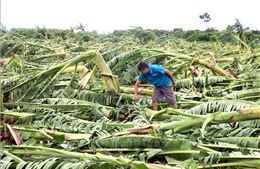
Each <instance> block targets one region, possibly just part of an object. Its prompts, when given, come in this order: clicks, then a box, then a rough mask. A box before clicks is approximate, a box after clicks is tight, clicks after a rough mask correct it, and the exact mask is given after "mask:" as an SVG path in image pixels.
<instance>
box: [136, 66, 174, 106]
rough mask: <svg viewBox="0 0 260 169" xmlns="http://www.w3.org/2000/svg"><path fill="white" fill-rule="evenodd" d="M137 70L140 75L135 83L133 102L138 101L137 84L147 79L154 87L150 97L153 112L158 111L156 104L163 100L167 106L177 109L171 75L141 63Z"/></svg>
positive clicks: (158, 67)
mask: <svg viewBox="0 0 260 169" xmlns="http://www.w3.org/2000/svg"><path fill="white" fill-rule="evenodd" d="M138 70H139V71H140V72H141V73H140V75H139V76H138V79H137V80H136V83H135V87H134V98H133V100H138V98H139V97H138V87H139V84H140V83H141V82H142V80H144V79H147V80H148V81H149V82H150V83H151V84H153V85H154V87H155V88H154V90H153V96H152V101H153V105H152V106H153V110H157V109H158V102H160V101H164V98H165V99H166V101H167V103H168V104H169V105H171V106H172V107H173V108H175V109H177V103H176V98H175V94H174V91H173V87H174V85H175V80H174V78H173V76H172V73H171V72H170V71H169V70H168V69H165V68H163V67H161V66H159V65H148V64H147V63H146V62H143V61H142V62H140V63H139V65H138Z"/></svg>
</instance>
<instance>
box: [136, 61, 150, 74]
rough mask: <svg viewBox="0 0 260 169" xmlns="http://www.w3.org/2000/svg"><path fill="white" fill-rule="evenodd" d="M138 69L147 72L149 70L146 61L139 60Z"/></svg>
mask: <svg viewBox="0 0 260 169" xmlns="http://www.w3.org/2000/svg"><path fill="white" fill-rule="evenodd" d="M138 70H139V71H140V72H142V74H147V73H149V71H150V69H149V65H148V64H147V63H146V62H144V61H141V62H140V63H139V65H138Z"/></svg>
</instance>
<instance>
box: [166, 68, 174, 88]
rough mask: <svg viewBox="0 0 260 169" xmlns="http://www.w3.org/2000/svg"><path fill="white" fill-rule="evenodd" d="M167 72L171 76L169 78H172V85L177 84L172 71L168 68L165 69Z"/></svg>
mask: <svg viewBox="0 0 260 169" xmlns="http://www.w3.org/2000/svg"><path fill="white" fill-rule="evenodd" d="M165 74H167V75H168V76H169V78H170V79H171V80H172V85H173V86H175V80H174V77H173V76H172V73H171V72H170V71H169V70H168V69H165Z"/></svg>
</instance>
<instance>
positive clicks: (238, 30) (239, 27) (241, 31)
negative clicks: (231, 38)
mask: <svg viewBox="0 0 260 169" xmlns="http://www.w3.org/2000/svg"><path fill="white" fill-rule="evenodd" d="M227 30H228V31H233V32H235V33H236V34H238V36H239V38H240V39H241V41H243V42H245V36H244V33H245V32H246V31H249V27H247V28H244V27H243V25H242V24H241V23H240V22H239V20H238V19H236V23H235V24H234V25H228V26H227ZM240 46H241V48H242V49H244V44H243V43H240Z"/></svg>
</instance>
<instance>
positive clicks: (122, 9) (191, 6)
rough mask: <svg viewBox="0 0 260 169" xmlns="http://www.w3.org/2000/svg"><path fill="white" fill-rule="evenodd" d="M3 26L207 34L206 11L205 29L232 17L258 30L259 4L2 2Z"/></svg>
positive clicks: (210, 0)
mask: <svg viewBox="0 0 260 169" xmlns="http://www.w3.org/2000/svg"><path fill="white" fill-rule="evenodd" d="M0 1H1V12H0V14H1V16H0V21H1V24H2V25H4V26H5V27H6V28H7V29H11V28H36V27H45V28H58V29H70V28H72V27H75V26H77V25H79V24H82V25H83V26H85V30H86V31H93V30H96V31H98V32H102V33H108V32H113V31H114V30H126V29H130V28H131V27H133V26H141V27H142V28H143V29H162V30H173V29H175V28H182V29H183V30H195V29H199V30H205V29H206V23H205V22H203V20H202V19H200V18H199V15H203V14H204V13H208V14H209V15H210V18H211V20H210V21H209V22H208V23H207V27H208V28H215V29H217V30H225V29H226V27H227V26H228V25H234V24H235V23H236V20H235V19H238V20H239V22H240V23H241V24H242V25H243V27H244V28H246V27H249V28H250V29H251V30H260V19H259V17H260V10H259V6H258V5H257V4H258V3H259V0H0Z"/></svg>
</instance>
